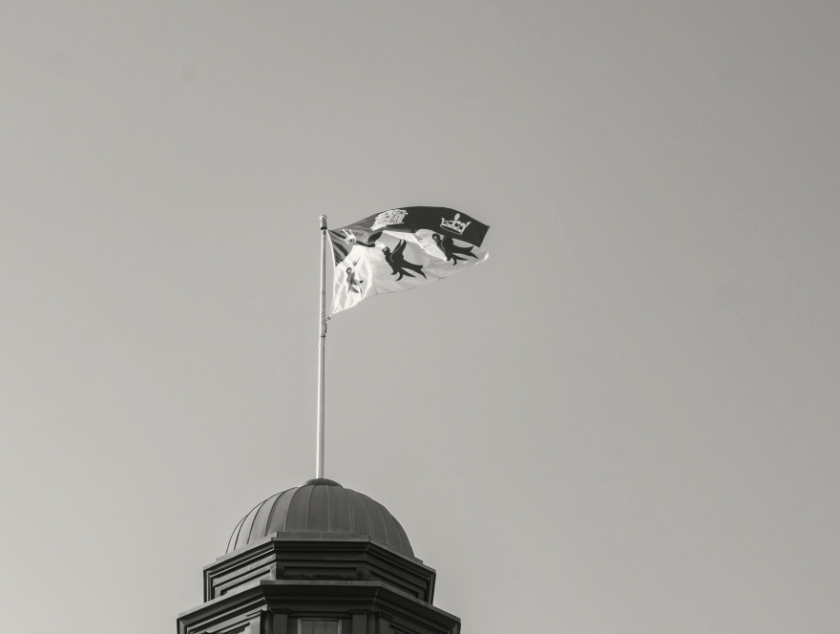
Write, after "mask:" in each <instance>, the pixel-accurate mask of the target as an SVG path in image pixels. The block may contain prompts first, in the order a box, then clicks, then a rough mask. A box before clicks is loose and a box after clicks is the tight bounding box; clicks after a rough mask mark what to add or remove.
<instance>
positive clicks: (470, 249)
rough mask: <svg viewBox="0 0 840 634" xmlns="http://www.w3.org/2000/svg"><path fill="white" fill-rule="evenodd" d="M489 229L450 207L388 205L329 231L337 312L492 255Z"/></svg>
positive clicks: (467, 265) (430, 279)
mask: <svg viewBox="0 0 840 634" xmlns="http://www.w3.org/2000/svg"><path fill="white" fill-rule="evenodd" d="M488 229H489V227H488V226H487V225H485V224H482V223H480V222H478V221H477V220H475V219H474V218H471V217H470V216H468V215H466V214H464V213H461V212H459V211H456V210H454V209H449V208H448V207H403V208H400V209H389V210H388V211H383V212H382V213H379V214H374V215H373V216H369V217H368V218H365V219H364V220H360V221H359V222H356V223H353V224H351V225H347V226H346V227H341V228H340V229H332V230H330V231H329V236H330V242H331V244H332V250H333V256H334V258H335V275H334V278H333V306H332V314H335V313H338V312H340V311H342V310H346V309H348V308H352V307H353V306H355V305H356V304H358V303H359V302H360V301H362V300H363V299H367V298H368V297H372V296H373V295H378V294H380V293H393V292H396V291H403V290H409V289H412V288H417V287H418V286H423V285H424V284H428V283H429V282H434V281H436V280H440V279H443V278H445V277H449V276H450V275H455V273H459V272H460V271H463V270H464V269H465V268H467V267H469V266H472V265H473V264H477V263H479V262H483V261H484V260H486V259H487V256H488V253H487V251H483V250H482V249H481V243H482V242H483V241H484V236H485V235H486V234H487V230H488Z"/></svg>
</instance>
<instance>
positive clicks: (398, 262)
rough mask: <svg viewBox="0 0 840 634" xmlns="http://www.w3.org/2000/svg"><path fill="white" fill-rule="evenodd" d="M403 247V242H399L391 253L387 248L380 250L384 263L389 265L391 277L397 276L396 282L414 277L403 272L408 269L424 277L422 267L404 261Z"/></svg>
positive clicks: (404, 243)
mask: <svg viewBox="0 0 840 634" xmlns="http://www.w3.org/2000/svg"><path fill="white" fill-rule="evenodd" d="M405 245H406V242H405V240H400V241H399V242H398V243H397V246H396V247H394V250H393V251H391V249H390V248H389V247H384V248H383V249H382V253H384V254H385V261H386V262H387V263H388V264H390V265H391V275H397V276H398V277H397V281H398V282H399V281H400V280H401V279H402V278H403V277H414V275H412V274H411V273H409V272H408V271H407V270H405V269H409V270H412V271H414V272H415V273H419V274H420V275H422V276H423V277H426V274H425V273H423V267H422V265H420V264H414V263H413V262H409V261H408V260H406V259H405V256H403V251H405Z"/></svg>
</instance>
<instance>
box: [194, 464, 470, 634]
mask: <svg viewBox="0 0 840 634" xmlns="http://www.w3.org/2000/svg"><path fill="white" fill-rule="evenodd" d="M434 586H435V571H434V570H432V569H431V568H429V567H428V566H426V565H424V564H423V562H422V561H421V560H419V559H417V558H416V557H415V556H414V551H413V550H412V548H411V544H410V542H409V540H408V535H407V534H406V532H405V530H403V528H402V526H401V525H400V523H399V522H398V521H397V520H396V518H395V517H394V516H393V515H391V513H390V512H388V509H386V508H385V507H384V506H383V505H382V504H379V503H378V502H376V501H375V500H373V499H371V498H370V497H368V496H366V495H364V494H362V493H357V492H356V491H353V490H351V489H345V488H344V487H342V486H341V485H340V484H338V483H337V482H334V481H333V480H327V479H323V478H322V479H316V480H309V481H308V482H307V483H306V484H304V485H303V486H301V487H295V488H293V489H288V490H286V491H283V492H282V493H278V494H276V495H273V496H271V497H270V498H268V499H266V500H263V501H262V502H260V503H259V504H258V505H257V506H255V507H254V508H253V509H252V510H251V511H250V512H249V513H248V514H247V515H246V516H245V517H243V518H242V520H240V521H239V523H238V524H237V525H236V527H235V528H234V530H233V533H232V534H231V537H230V540H229V541H228V547H227V554H225V555H223V556H222V557H219V558H218V559H217V560H216V561H215V562H214V563H212V564H210V565H209V566H206V567H205V568H204V601H205V603H204V604H203V605H201V606H199V607H197V608H194V609H192V610H189V611H187V612H184V613H183V614H181V615H180V616H179V617H178V634H392V633H393V634H458V633H459V632H460V619H458V618H457V617H455V616H453V615H451V614H449V613H447V612H444V611H443V610H440V609H438V608H436V607H434V606H433V605H432V599H433V597H434Z"/></svg>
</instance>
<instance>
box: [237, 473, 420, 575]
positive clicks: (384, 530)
mask: <svg viewBox="0 0 840 634" xmlns="http://www.w3.org/2000/svg"><path fill="white" fill-rule="evenodd" d="M273 535H274V536H276V537H278V538H281V539H282V538H288V539H309V540H329V541H334V540H337V539H338V540H340V539H341V538H342V536H346V537H348V538H349V537H355V538H358V537H359V536H362V537H367V538H369V539H370V540H371V541H373V542H375V543H378V544H379V545H381V546H384V547H386V548H388V549H389V550H392V551H395V552H397V553H398V554H400V555H403V556H406V557H410V558H412V559H414V551H413V550H412V548H411V543H410V542H409V541H408V535H406V532H405V530H404V529H403V527H402V526H401V525H400V523H399V522H398V521H397V519H396V518H395V517H394V516H393V515H391V513H390V512H389V511H388V509H386V508H385V507H384V506H383V505H382V504H380V503H379V502H377V501H375V500H373V499H372V498H370V497H369V496H367V495H365V494H364V493H357V492H356V491H353V490H352V489H346V488H344V487H343V486H341V485H340V484H339V483H338V482H335V481H334V480H329V479H327V478H316V479H313V480H309V481H307V482H306V483H305V484H304V485H303V486H300V487H294V488H292V489H287V490H285V491H283V492H281V493H276V494H274V495H272V496H271V497H269V498H267V499H265V500H263V501H262V502H260V503H259V504H257V505H256V506H255V507H254V508H253V509H251V511H250V512H249V513H248V514H247V515H246V516H245V517H243V518H242V519H241V520H240V521H239V523H238V524H237V525H236V528H234V530H233V534H232V535H231V536H230V540H229V541H228V546H227V552H228V553H231V552H233V551H234V550H238V549H240V548H243V547H245V546H248V545H250V544H253V543H255V542H257V541H260V540H262V539H263V538H266V537H270V536H273Z"/></svg>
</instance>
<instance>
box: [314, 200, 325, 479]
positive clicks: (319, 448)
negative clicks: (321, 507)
mask: <svg viewBox="0 0 840 634" xmlns="http://www.w3.org/2000/svg"><path fill="white" fill-rule="evenodd" d="M326 258H327V217H326V216H321V316H320V320H319V323H318V337H319V339H318V439H317V442H316V448H315V452H316V453H315V477H316V478H323V477H324V359H325V348H326V343H327V268H326Z"/></svg>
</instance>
